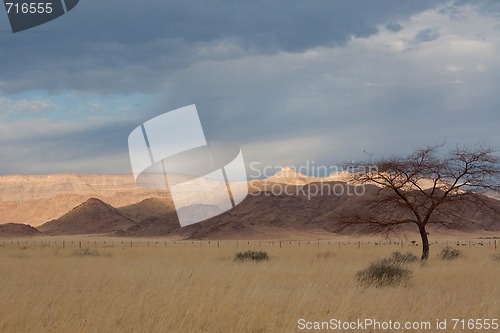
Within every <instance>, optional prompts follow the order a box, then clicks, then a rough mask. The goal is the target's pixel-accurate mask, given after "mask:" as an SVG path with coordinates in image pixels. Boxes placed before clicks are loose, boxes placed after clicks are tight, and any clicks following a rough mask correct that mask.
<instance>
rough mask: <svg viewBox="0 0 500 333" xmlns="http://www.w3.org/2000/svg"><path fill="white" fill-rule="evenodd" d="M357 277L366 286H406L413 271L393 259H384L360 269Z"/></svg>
mask: <svg viewBox="0 0 500 333" xmlns="http://www.w3.org/2000/svg"><path fill="white" fill-rule="evenodd" d="M356 278H357V279H358V282H359V283H360V284H362V285H365V286H375V287H390V286H398V285H403V286H405V285H406V284H407V283H408V282H409V281H410V279H411V271H410V270H409V269H407V268H405V267H402V266H401V265H400V264H398V263H396V262H394V261H393V260H391V259H383V260H380V261H377V262H374V263H371V264H370V265H369V266H368V267H367V268H365V269H363V270H361V271H359V272H358V273H357V274H356Z"/></svg>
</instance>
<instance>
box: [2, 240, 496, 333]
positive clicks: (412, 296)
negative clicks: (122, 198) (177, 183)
mask: <svg viewBox="0 0 500 333" xmlns="http://www.w3.org/2000/svg"><path fill="white" fill-rule="evenodd" d="M108 244H109V243H108ZM214 244H215V243H213V242H212V243H211V245H210V246H209V245H208V244H206V243H203V244H202V246H201V247H200V246H199V245H198V244H187V245H175V246H170V245H169V246H167V247H165V246H163V245H162V243H161V242H159V244H156V243H153V242H152V245H151V246H150V247H147V246H144V245H143V246H136V247H132V248H131V247H130V246H128V245H127V243H125V244H114V246H113V247H110V246H109V245H108V246H106V247H104V246H100V247H97V248H93V247H92V242H90V245H89V247H90V252H89V253H83V254H88V255H76V254H82V253H81V252H79V251H82V250H79V249H78V245H76V242H75V243H74V244H72V245H70V244H67V245H66V246H65V248H64V249H63V248H62V247H61V246H59V247H57V248H56V247H55V246H54V245H53V246H51V247H47V246H44V247H41V246H37V247H34V248H33V247H30V246H28V247H26V248H25V247H24V246H19V247H18V246H6V247H0V286H1V288H0V331H1V332H214V333H215V332H255V333H257V332H260V333H264V332H295V331H297V332H298V331H300V330H299V329H298V328H297V321H298V320H299V319H300V318H303V319H305V320H306V321H328V320H330V319H331V318H337V319H340V320H343V321H347V320H356V319H364V318H374V319H377V320H379V321H384V320H386V321H388V320H392V321H401V322H404V321H430V322H432V323H434V322H435V321H436V319H440V320H442V319H448V321H450V320H451V318H464V319H469V318H497V319H499V320H500V284H499V281H500V260H495V259H494V255H495V254H496V255H497V256H498V253H500V250H495V249H494V248H493V247H492V246H481V247H480V246H473V247H469V246H464V247H462V246H461V247H460V249H461V250H462V251H463V253H464V255H465V256H464V257H463V258H459V259H456V260H453V261H443V260H441V259H439V258H437V253H438V252H439V247H440V245H434V246H432V247H431V258H430V260H429V261H428V263H427V264H426V265H423V266H422V265H421V264H420V263H414V264H409V265H408V267H409V268H410V269H411V270H412V271H413V278H412V281H411V284H410V285H409V286H407V287H402V286H399V287H389V288H374V287H368V288H367V287H363V286H359V285H358V283H357V281H356V279H355V275H356V272H357V271H359V270H361V269H363V268H365V267H366V266H367V265H368V264H369V263H371V262H373V261H375V260H377V259H380V258H384V257H387V256H389V255H390V254H391V252H392V251H396V250H399V251H405V252H406V251H407V250H411V251H412V252H413V253H415V254H417V255H418V254H419V251H420V248H418V247H404V248H402V247H401V246H397V245H386V246H375V245H373V244H366V245H363V246H361V247H360V248H358V246H357V245H355V243H352V244H351V245H340V246H339V245H336V243H332V244H330V245H328V244H327V243H321V244H320V245H317V244H315V243H311V244H310V245H307V244H302V245H301V246H300V247H298V246H297V245H286V244H285V245H284V246H283V247H282V248H279V247H278V246H276V244H274V245H273V246H269V245H267V243H264V244H263V245H261V250H265V251H267V252H268V253H269V255H270V260H269V261H267V262H262V263H254V262H244V263H238V262H235V261H234V260H233V258H234V255H235V253H236V252H238V251H242V250H245V249H247V248H251V249H257V250H258V249H259V248H258V246H256V243H252V244H251V245H248V244H246V243H245V242H240V244H239V247H238V248H236V247H235V246H234V244H233V245H225V244H221V246H220V248H217V246H215V245H214ZM85 246H86V244H84V247H85ZM75 251H76V252H75ZM355 331H359V330H355ZM432 331H433V332H435V331H436V330H432ZM446 331H450V332H451V331H452V330H446ZM460 331H461V330H459V329H458V330H455V331H454V332H460ZM342 332H345V331H342ZM366 332H368V330H366Z"/></svg>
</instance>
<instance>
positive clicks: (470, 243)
mask: <svg viewBox="0 0 500 333" xmlns="http://www.w3.org/2000/svg"><path fill="white" fill-rule="evenodd" d="M430 245H431V246H435V245H438V246H457V247H465V246H467V247H476V246H477V247H491V248H494V249H497V248H498V246H499V245H500V241H499V240H497V239H479V240H478V239H474V240H472V239H471V240H464V239H460V240H436V241H433V242H431V243H430ZM305 246H317V247H343V246H349V247H357V248H361V247H367V246H393V247H394V246H400V247H402V248H404V247H418V246H421V244H420V242H419V241H416V240H380V241H361V240H349V241H346V240H314V241H313V240H309V241H303V240H301V241H288V240H287V241H284V240H274V241H263V240H260V241H258V240H248V241H243V240H225V241H222V240H149V241H146V240H60V239H59V240H0V248H16V247H17V248H45V247H47V248H91V247H94V248H113V247H120V248H150V247H211V248H228V247H229V248H239V247H242V248H243V247H244V248H247V247H253V248H298V247H305Z"/></svg>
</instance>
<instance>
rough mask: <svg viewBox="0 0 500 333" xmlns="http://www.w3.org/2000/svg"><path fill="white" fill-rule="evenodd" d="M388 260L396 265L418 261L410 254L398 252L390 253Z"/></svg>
mask: <svg viewBox="0 0 500 333" xmlns="http://www.w3.org/2000/svg"><path fill="white" fill-rule="evenodd" d="M389 260H392V261H394V262H396V263H400V264H406V263H409V262H415V261H417V260H418V257H417V256H416V255H414V254H413V253H411V252H406V253H401V252H399V251H395V252H392V254H391V257H390V258H389Z"/></svg>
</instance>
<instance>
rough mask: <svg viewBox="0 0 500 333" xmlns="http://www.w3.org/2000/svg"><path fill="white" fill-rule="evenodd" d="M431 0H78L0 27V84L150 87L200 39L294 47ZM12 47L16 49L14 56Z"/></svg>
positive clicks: (401, 14) (358, 32) (328, 41)
mask: <svg viewBox="0 0 500 333" xmlns="http://www.w3.org/2000/svg"><path fill="white" fill-rule="evenodd" d="M435 4H436V1H430V0H425V1H412V0H379V1H376V2H374V1H368V2H367V1H362V0H355V1H353V0H341V1H320V0H311V1H299V0H277V1H264V0H260V1H230V0H226V1H215V0H207V1H202V2H187V1H182V0H170V1H162V0H151V1H148V2H146V3H144V2H138V1H131V0H120V1H119V0H110V1H85V2H81V3H80V4H79V5H78V7H76V8H75V9H74V10H72V11H71V12H70V13H68V14H67V15H64V16H63V17H61V18H59V19H58V20H54V21H52V22H50V23H48V24H46V25H43V26H40V27H38V28H35V29H33V30H28V31H25V32H21V33H18V34H9V33H7V31H6V30H7V29H8V24H7V22H6V17H2V18H0V19H2V21H1V22H0V26H2V27H4V29H5V30H4V33H2V34H0V43H1V44H2V49H1V50H0V61H1V63H2V67H1V68H0V78H1V79H0V80H1V81H2V82H1V83H2V84H1V87H2V88H1V89H2V90H3V91H6V92H19V91H25V90H32V89H44V90H49V91H56V90H61V89H75V90H80V91H92V92H99V93H115V92H125V93H126V92H131V91H155V90H157V89H158V86H159V84H160V82H161V81H162V80H164V77H165V76H169V75H172V74H173V73H175V71H176V70H178V69H180V68H186V67H188V66H190V65H192V64H193V63H196V61H198V60H199V55H198V51H199V50H200V48H201V47H203V45H204V44H207V43H217V42H220V41H223V40H232V41H234V42H235V43H236V44H237V45H239V46H240V47H241V49H242V50H243V52H240V55H239V56H244V55H245V53H252V52H256V53H263V54H272V53H276V52H278V51H288V52H302V51H305V50H307V49H310V48H314V47H317V46H335V45H344V44H345V42H346V41H348V40H349V39H350V38H351V36H360V37H364V36H369V35H372V34H375V33H377V29H376V25H378V24H384V23H385V22H386V21H391V20H392V19H393V18H394V17H396V18H398V19H399V18H405V17H407V16H409V15H411V14H414V13H416V12H419V11H421V10H424V9H426V8H428V7H429V6H432V5H435ZM12 54H15V55H16V56H15V57H13V56H12Z"/></svg>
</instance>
